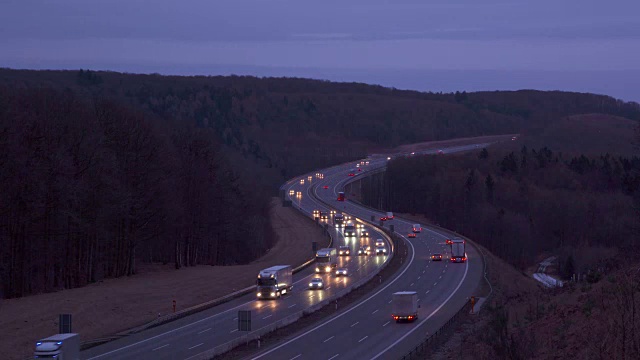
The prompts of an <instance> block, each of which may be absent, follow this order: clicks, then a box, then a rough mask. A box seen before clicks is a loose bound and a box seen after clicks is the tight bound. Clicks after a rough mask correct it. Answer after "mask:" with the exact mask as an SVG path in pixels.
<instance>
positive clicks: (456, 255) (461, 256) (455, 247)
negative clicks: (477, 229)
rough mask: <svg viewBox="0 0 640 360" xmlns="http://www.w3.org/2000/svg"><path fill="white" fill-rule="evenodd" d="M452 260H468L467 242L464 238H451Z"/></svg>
mask: <svg viewBox="0 0 640 360" xmlns="http://www.w3.org/2000/svg"><path fill="white" fill-rule="evenodd" d="M450 246H451V262H456V263H463V262H465V261H467V253H466V252H465V242H464V240H462V239H453V240H451V244H450Z"/></svg>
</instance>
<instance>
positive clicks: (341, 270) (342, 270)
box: [336, 268, 347, 276]
mask: <svg viewBox="0 0 640 360" xmlns="http://www.w3.org/2000/svg"><path fill="white" fill-rule="evenodd" d="M340 275H342V276H347V268H337V269H336V276H340Z"/></svg>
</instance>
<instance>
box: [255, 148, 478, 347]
mask: <svg viewBox="0 0 640 360" xmlns="http://www.w3.org/2000/svg"><path fill="white" fill-rule="evenodd" d="M486 145H487V144H480V145H467V146H458V147H453V148H448V149H446V150H445V152H446V153H452V152H458V151H466V150H472V149H475V148H478V147H481V146H486ZM435 152H436V151H435V150H432V151H430V152H429V151H426V152H425V153H435ZM386 161H387V159H386V158H382V159H378V160H375V161H370V164H369V165H368V167H367V166H365V167H364V169H365V172H366V171H373V170H377V169H379V168H380V167H384V166H385V164H386ZM354 165H355V164H347V165H344V166H340V167H336V168H332V169H331V170H327V171H325V172H324V173H323V174H324V179H322V180H321V181H320V183H319V184H318V185H317V186H316V187H315V189H314V191H315V192H316V193H317V195H318V197H319V198H320V199H322V200H323V201H324V202H326V203H329V204H335V206H341V208H342V209H343V211H345V212H347V213H349V214H352V215H354V216H357V217H359V218H362V219H371V216H372V215H373V216H374V218H375V219H376V222H377V219H379V217H381V216H383V215H384V214H383V213H381V212H375V211H371V210H369V209H367V208H363V207H360V206H357V205H355V204H353V203H349V202H345V203H342V202H337V201H336V199H337V192H338V191H339V189H340V188H341V187H342V186H343V185H344V184H345V183H346V182H348V181H350V180H355V178H356V177H357V176H355V177H350V176H348V173H349V172H350V171H349V170H350V169H352V168H353V167H354ZM358 176H363V175H358ZM325 185H326V186H327V187H328V189H325V188H324V187H325ZM296 191H297V190H296ZM338 203H339V205H338ZM301 205H302V206H304V205H303V204H301ZM389 224H393V225H394V227H395V231H396V232H398V233H399V234H401V235H403V236H404V237H405V240H407V242H408V243H409V244H410V246H409V248H410V252H411V253H409V254H408V259H409V260H408V261H407V263H406V265H405V267H403V268H402V269H401V270H400V276H398V277H397V278H395V279H393V280H390V281H389V282H388V283H385V284H383V285H382V287H381V288H380V289H379V290H377V291H376V292H375V293H374V294H372V295H371V296H369V297H367V298H365V300H363V301H362V302H359V303H357V304H355V305H354V306H352V307H351V308H350V309H348V310H346V311H345V312H343V313H341V314H339V315H337V316H335V317H333V318H331V319H328V320H326V321H325V322H323V323H321V324H318V325H317V326H315V327H313V328H311V329H309V330H307V331H305V332H303V333H302V334H299V335H297V336H295V337H293V338H292V339H290V340H288V341H285V342H283V343H281V344H278V345H275V346H273V347H271V348H269V349H267V350H265V351H264V352H262V353H260V354H258V355H257V356H255V357H254V359H267V358H271V357H272V356H273V355H274V354H277V357H278V358H279V359H378V358H379V359H396V358H398V357H401V356H402V355H404V354H405V353H406V352H407V351H409V350H410V349H411V348H412V347H413V346H415V345H416V344H417V343H419V342H420V341H421V340H422V339H423V338H424V337H425V335H426V334H427V333H431V332H435V331H436V330H437V329H438V328H440V327H441V326H442V325H443V324H444V323H446V322H447V321H448V319H450V318H451V317H452V316H453V315H454V314H455V313H456V312H457V311H458V310H459V309H460V308H461V307H462V306H463V305H464V304H465V303H466V302H467V299H468V297H470V296H472V295H475V294H474V293H473V291H474V290H475V288H476V287H477V285H478V284H479V283H480V281H481V279H482V275H483V263H482V259H481V258H480V254H479V253H478V252H477V251H476V249H475V248H473V247H471V246H468V245H467V247H466V252H467V256H468V258H469V261H468V262H466V263H450V262H449V261H446V259H447V256H446V255H445V260H444V261H441V262H432V261H431V260H430V256H431V254H433V253H442V254H448V253H449V251H448V246H447V245H446V243H445V240H446V239H447V238H448V236H447V235H445V234H442V233H440V232H439V231H438V230H436V229H430V228H428V227H426V226H424V225H423V231H422V232H421V233H419V234H417V236H416V238H407V237H406V235H407V234H409V233H410V232H411V229H412V223H411V222H408V221H404V220H401V219H398V218H395V219H394V220H392V221H388V222H387V224H386V225H385V226H387V225H389ZM397 291H416V292H417V293H418V298H419V304H420V309H419V319H418V320H417V321H416V322H414V323H395V321H393V320H392V318H391V294H393V293H394V292H397Z"/></svg>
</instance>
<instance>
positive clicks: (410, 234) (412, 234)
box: [408, 233, 416, 238]
mask: <svg viewBox="0 0 640 360" xmlns="http://www.w3.org/2000/svg"><path fill="white" fill-rule="evenodd" d="M408 237H410V238H414V237H416V234H415V233H409V235H408Z"/></svg>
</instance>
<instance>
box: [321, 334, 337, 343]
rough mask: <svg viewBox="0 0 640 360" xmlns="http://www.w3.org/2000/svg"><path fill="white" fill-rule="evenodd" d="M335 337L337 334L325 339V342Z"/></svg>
mask: <svg viewBox="0 0 640 360" xmlns="http://www.w3.org/2000/svg"><path fill="white" fill-rule="evenodd" d="M334 337H336V336H335V335H334V336H332V337H330V338H328V339H327V340H325V341H323V343H326V342H327V341H329V340H331V339H333V338H334Z"/></svg>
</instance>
